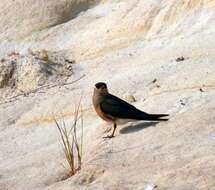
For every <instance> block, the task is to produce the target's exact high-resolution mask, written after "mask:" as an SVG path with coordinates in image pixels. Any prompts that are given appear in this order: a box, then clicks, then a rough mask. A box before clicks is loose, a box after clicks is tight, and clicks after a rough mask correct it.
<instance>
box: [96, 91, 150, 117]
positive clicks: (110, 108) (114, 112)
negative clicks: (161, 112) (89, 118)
mask: <svg viewBox="0 0 215 190" xmlns="http://www.w3.org/2000/svg"><path fill="white" fill-rule="evenodd" d="M100 106H101V109H102V111H103V112H104V113H105V114H107V115H110V116H112V117H116V118H127V119H137V118H139V116H140V115H142V114H144V112H141V111H140V110H138V109H137V108H135V107H134V106H133V105H131V104H129V103H127V102H125V101H124V100H122V99H120V98H118V97H116V96H113V95H111V94H108V95H106V96H105V98H104V100H103V101H102V102H101V104H100ZM146 115H147V114H146Z"/></svg>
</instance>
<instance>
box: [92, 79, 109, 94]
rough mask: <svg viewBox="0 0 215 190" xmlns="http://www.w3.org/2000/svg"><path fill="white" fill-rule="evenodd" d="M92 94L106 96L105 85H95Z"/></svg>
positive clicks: (100, 83) (102, 83) (101, 83)
mask: <svg viewBox="0 0 215 190" xmlns="http://www.w3.org/2000/svg"><path fill="white" fill-rule="evenodd" d="M94 92H96V93H99V94H102V95H104V94H108V89H107V85H106V83H104V82H98V83H96V84H95V88H94Z"/></svg>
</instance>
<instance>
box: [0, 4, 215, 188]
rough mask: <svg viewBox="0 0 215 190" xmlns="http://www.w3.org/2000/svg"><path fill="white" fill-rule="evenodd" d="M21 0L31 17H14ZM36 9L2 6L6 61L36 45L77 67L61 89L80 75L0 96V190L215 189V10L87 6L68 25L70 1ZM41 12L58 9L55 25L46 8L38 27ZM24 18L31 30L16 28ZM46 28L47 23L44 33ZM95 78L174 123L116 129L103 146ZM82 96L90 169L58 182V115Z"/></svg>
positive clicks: (0, 46)
mask: <svg viewBox="0 0 215 190" xmlns="http://www.w3.org/2000/svg"><path fill="white" fill-rule="evenodd" d="M6 2H7V3H6ZM18 2H22V3H23V4H25V3H26V7H32V9H29V10H27V8H26V9H22V11H21V12H19V14H17V15H16V17H17V20H16V19H14V18H15V17H13V16H14V15H15V13H12V12H11V10H13V9H14V7H15V3H18ZM29 2H31V1H25V0H19V1H14V2H12V1H1V7H2V6H3V5H6V4H7V6H4V7H7V10H8V11H5V10H4V11H5V12H4V14H3V13H1V15H0V17H1V21H0V23H1V26H4V27H5V28H4V27H3V28H2V27H1V30H2V31H3V32H1V39H2V40H1V43H0V54H1V57H5V56H6V55H7V54H8V53H11V52H19V53H20V54H24V55H26V54H28V51H29V48H30V49H31V50H32V51H34V52H35V51H41V50H42V49H45V50H46V51H50V52H53V51H55V52H61V51H65V52H67V54H69V56H70V58H69V59H74V60H75V61H76V64H73V65H72V69H73V74H72V75H71V76H70V77H68V79H67V81H66V82H67V83H71V82H72V81H75V80H77V79H80V78H81V79H80V80H77V81H76V82H75V83H71V84H70V85H60V84H59V85H58V86H55V87H54V88H49V89H46V88H42V89H39V90H38V91H36V92H35V93H30V94H28V95H27V96H18V97H14V96H16V95H17V94H16V93H17V92H15V91H13V89H11V88H9V87H7V88H2V89H0V90H1V91H0V93H1V94H4V95H3V98H1V104H0V189H2V190H5V189H10V190H13V189H16V190H25V189H26V190H29V189H35V190H37V189H40V190H41V189H48V190H60V189H63V190H71V189H74V190H79V189H80V190H83V189H87V190H88V189H89V190H95V189H101V190H103V189H105V190H106V189H107V190H116V189H119V190H130V189H132V190H133V189H135V190H143V189H147V188H148V189H149V188H154V189H157V190H193V189H195V190H215V172H214V171H215V161H214V160H215V154H214V151H215V140H214V135H215V124H214V123H215V117H214V115H215V99H214V96H215V85H214V84H215V75H214V73H215V54H214V49H215V38H214V36H215V2H214V1H212V0H187V1H178V0H172V1H167V0H149V1H138V0H135V1H129V0H119V1H112V0H105V1H99V2H96V3H94V4H93V5H91V6H88V5H89V4H88V3H87V1H85V2H86V6H84V8H83V9H81V10H82V11H80V12H79V14H76V15H75V16H72V17H65V18H61V17H59V15H62V14H61V13H60V12H61V11H63V10H66V9H67V11H68V13H69V15H70V16H71V15H72V10H76V9H75V4H73V6H74V7H69V6H68V7H66V6H65V5H66V3H67V2H68V3H69V2H73V1H38V2H36V1H33V2H31V3H30V5H31V4H32V6H30V5H29V4H28V3H29ZM45 2H46V3H47V5H45ZM83 2H84V1H83ZM12 3H13V4H12ZM43 3H44V4H43ZM61 3H62V4H61ZM64 3H65V4H64ZM59 4H61V7H63V8H62V9H61V10H60V8H59V7H58V6H57V5H59ZM27 5H28V6H27ZM55 6H56V7H57V10H58V11H55V9H54V7H55ZM33 7H34V8H33ZM41 7H43V8H44V10H45V7H49V8H47V9H48V10H50V11H51V10H52V11H51V15H53V17H52V19H49V18H50V12H49V11H45V13H46V14H45V13H44V14H40V16H39V17H38V18H39V19H38V18H37V19H35V18H36V17H35V15H37V12H38V10H40V11H41V9H40V8H41ZM50 7H51V8H50ZM40 11H39V12H40ZM29 12H30V13H31V14H30V16H29ZM6 13H7V14H6ZM70 13H71V14H70ZM22 14H23V15H25V14H27V15H28V17H27V18H26V23H28V22H30V21H29V20H31V19H33V20H31V23H32V21H34V23H35V24H30V26H28V24H27V25H25V26H24V25H23V24H21V25H20V24H19V22H20V20H23V18H25V17H26V16H24V17H23V15H22ZM55 14H56V15H55ZM8 15H9V16H8ZM10 17H12V18H11V19H9V18H10ZM53 18H55V19H53ZM60 18H61V19H60ZM19 19H20V20H19ZM7 20H8V25H7V24H6V23H7V22H6V21H7ZM41 20H43V21H46V22H47V23H48V24H47V23H46V24H44V25H43V26H42V27H41V25H40V24H39V23H42V22H41ZM24 21H25V19H24ZM64 21H66V22H64ZM2 23H3V24H2ZM23 23H25V22H23ZM59 23H60V24H59ZM20 28H21V29H23V32H22V31H20ZM17 31H20V33H17ZM8 39H10V40H8ZM181 56H183V57H184V58H185V59H184V61H180V62H177V61H176V59H177V58H178V57H181ZM42 57H44V58H45V57H46V56H42ZM1 64H2V63H1ZM82 76H84V77H82ZM155 79H156V80H155ZM98 81H105V82H107V84H108V87H109V91H110V92H111V93H113V94H115V95H117V96H119V97H125V96H126V95H129V96H130V95H132V96H133V97H135V102H132V104H133V105H135V106H137V107H138V108H139V109H142V110H144V111H147V112H150V113H169V114H170V120H169V121H168V122H161V123H157V124H152V123H132V124H128V125H125V126H119V127H118V129H117V134H116V137H115V138H114V139H111V140H109V139H103V138H102V136H104V135H105V134H104V133H103V131H104V130H105V129H106V128H107V127H108V126H109V125H108V124H106V123H105V122H104V121H102V120H101V119H99V118H98V117H97V116H96V114H95V112H94V110H93V108H92V105H91V96H92V93H93V86H94V84H95V83H96V82H98ZM51 82H52V83H55V82H56V81H55V80H54V79H53V80H52V81H51ZM81 95H83V98H82V104H83V110H84V146H83V147H84V156H83V167H82V170H80V171H79V172H78V173H77V174H76V175H75V176H73V177H71V178H68V179H66V180H62V179H63V178H64V177H65V175H66V173H67V172H68V170H67V169H68V167H67V165H66V168H64V167H63V166H62V163H63V164H64V165H65V160H64V155H63V153H62V151H61V146H60V143H59V134H58V132H57V129H56V127H55V124H54V121H53V116H55V118H58V119H59V120H60V119H62V118H64V120H65V122H66V123H67V125H69V123H70V122H71V121H72V117H73V112H74V108H75V105H77V103H78V100H79V99H80V96H81ZM5 102H7V103H5Z"/></svg>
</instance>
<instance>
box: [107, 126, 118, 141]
mask: <svg viewBox="0 0 215 190" xmlns="http://www.w3.org/2000/svg"><path fill="white" fill-rule="evenodd" d="M116 127H117V125H116V123H114V124H113V131H112V133H111V135H107V136H106V137H104V138H113V137H114V133H115V131H116Z"/></svg>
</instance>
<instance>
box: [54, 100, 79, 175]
mask: <svg viewBox="0 0 215 190" xmlns="http://www.w3.org/2000/svg"><path fill="white" fill-rule="evenodd" d="M80 107H81V101H80V102H79V104H78V107H77V108H76V109H75V113H74V120H73V123H72V125H71V126H70V127H69V129H68V127H67V126H66V124H65V122H64V120H63V122H62V124H59V122H57V120H56V119H54V120H55V124H56V126H57V128H58V131H59V133H60V137H61V142H62V148H63V151H64V154H65V157H66V160H67V163H68V164H69V167H70V172H69V174H68V177H70V176H73V175H74V174H75V173H76V172H77V171H79V170H80V169H81V166H82V149H83V112H82V109H80ZM79 125H80V127H81V129H80V130H81V134H80V138H79V140H78V135H77V128H78V126H79Z"/></svg>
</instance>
